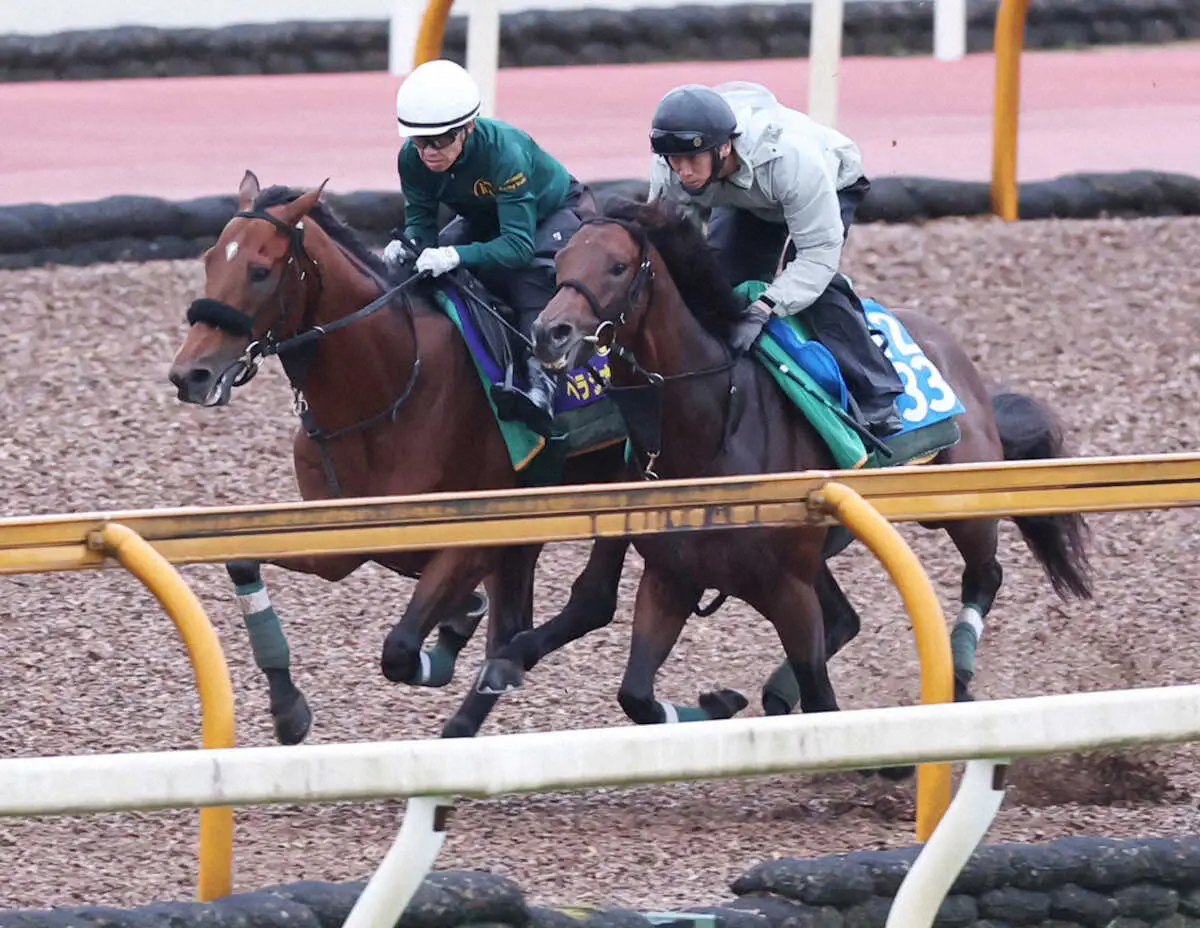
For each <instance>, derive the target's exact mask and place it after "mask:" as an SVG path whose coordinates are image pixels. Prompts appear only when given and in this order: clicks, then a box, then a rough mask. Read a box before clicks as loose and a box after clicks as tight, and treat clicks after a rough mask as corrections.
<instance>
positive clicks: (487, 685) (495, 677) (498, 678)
mask: <svg viewBox="0 0 1200 928" xmlns="http://www.w3.org/2000/svg"><path fill="white" fill-rule="evenodd" d="M524 682H525V669H524V668H523V667H522V666H521V665H520V664H518V663H517V662H516V661H510V660H508V659H507V658H493V659H492V660H490V661H485V662H484V665H483V669H482V670H480V671H479V679H478V680H476V681H475V692H477V693H482V694H483V695H485V696H503V695H504V694H505V693H511V692H512V691H513V690H515V689H520V687H521V684H523V683H524Z"/></svg>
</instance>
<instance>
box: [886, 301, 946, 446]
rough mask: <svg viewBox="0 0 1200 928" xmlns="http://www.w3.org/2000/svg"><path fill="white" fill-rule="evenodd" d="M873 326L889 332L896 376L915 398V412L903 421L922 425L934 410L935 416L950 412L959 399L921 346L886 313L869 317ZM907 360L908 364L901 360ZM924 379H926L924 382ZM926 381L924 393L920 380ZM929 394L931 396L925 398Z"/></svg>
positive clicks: (910, 410)
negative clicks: (897, 375)
mask: <svg viewBox="0 0 1200 928" xmlns="http://www.w3.org/2000/svg"><path fill="white" fill-rule="evenodd" d="M868 318H869V319H870V321H871V323H872V324H873V325H876V326H881V327H882V328H884V329H886V330H887V339H888V351H887V353H888V354H889V355H891V354H892V352H895V354H896V355H899V357H895V356H893V357H892V364H893V366H894V367H895V368H896V373H897V374H899V376H900V379H901V380H902V381H903V382H904V392H905V393H906V394H907V395H908V396H910V397H912V400H913V403H914V408H912V409H907V410H905V411H904V413H903V415H904V418H905V419H907V420H908V421H909V422H921V421H922V420H923V419H924V418H925V417H926V416H927V415H928V414H929V412H930V410H932V411H933V412H935V413H945V412H949V411H950V410H951V409H953V408H954V405H955V403H957V402H958V397H956V396H955V395H954V391H953V390H952V389H951V388H950V385H949V384H948V383H946V381H945V380H943V379H942V375H941V374H940V373H939V372H938V369H937V368H936V367H934V366H933V363H932V362H931V361H930V360H929V359H928V358H927V357H925V354H924V352H923V351H921V346H920V345H917V344H916V343H914V342H913V341H911V340H910V339H909V338H908V337H907V335H906V333H905V331H904V329H903V328H902V327H901V326H900V324H899V322H897V321H896V320H895V319H893V318H892V317H891V316H889V315H887V314H886V313H879V312H875V313H869V314H868ZM901 357H903V358H906V359H908V361H907V363H906V362H905V361H902V360H900V358H901ZM921 375H924V377H923V378H922V376H921ZM922 379H924V381H925V389H924V390H922V389H921V380H922ZM926 393H928V394H929V395H928V396H926Z"/></svg>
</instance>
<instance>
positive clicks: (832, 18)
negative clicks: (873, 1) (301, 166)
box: [388, 0, 967, 126]
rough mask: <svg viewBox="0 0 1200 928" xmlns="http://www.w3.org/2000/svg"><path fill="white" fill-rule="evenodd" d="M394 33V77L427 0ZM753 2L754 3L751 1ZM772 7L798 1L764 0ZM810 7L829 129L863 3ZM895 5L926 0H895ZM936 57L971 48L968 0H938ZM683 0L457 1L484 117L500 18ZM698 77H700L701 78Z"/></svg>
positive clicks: (814, 80)
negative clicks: (848, 14)
mask: <svg viewBox="0 0 1200 928" xmlns="http://www.w3.org/2000/svg"><path fill="white" fill-rule="evenodd" d="M391 2H392V14H391V32H390V39H389V53H388V68H389V70H390V71H391V73H392V74H396V75H400V74H407V73H408V72H409V71H411V70H412V68H413V65H414V63H415V51H416V47H417V36H418V34H419V32H420V27H421V18H422V16H423V15H424V12H425V10H424V6H425V2H424V0H391ZM693 2H694V4H698V5H701V6H727V5H729V4H728V0H693ZM747 2H750V0H747ZM759 2H763V3H770V4H785V3H794V2H796V0H759ZM801 2H808V3H811V4H812V6H813V10H812V26H811V31H810V38H809V49H810V51H809V93H808V114H809V115H810V116H811V117H812V118H813V119H815V120H817V121H818V122H821V123H824V124H826V125H829V126H834V125H836V124H837V99H838V72H839V71H840V69H841V58H842V19H843V17H842V11H843V7H844V4H845V3H856V2H861V0H801ZM892 2H895V3H911V2H926V0H892ZM933 4H934V29H933V49H932V51H933V54H934V57H936V58H938V59H939V60H942V61H956V60H958V59H960V58H962V57H963V55H964V54H965V53H966V47H967V4H966V0H933ZM681 5H683V2H681V0H594V2H587V0H456V2H455V4H454V7H453V10H452V14H453V15H458V14H465V15H466V16H467V62H466V65H467V70H468V71H470V72H471V74H472V75H474V77H475V79H476V80H477V81H478V82H479V86H480V89H481V90H482V91H483V109H482V112H483V114H484V115H485V116H489V115H493V114H494V112H495V100H496V74H497V70H498V66H499V44H500V16H501V15H502V14H503V13H518V12H523V11H526V10H563V9H583V8H592V9H606V10H632V9H638V8H643V9H644V8H649V7H655V8H670V7H676V6H681ZM698 79H699V78H698Z"/></svg>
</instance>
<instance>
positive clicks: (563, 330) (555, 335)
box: [550, 322, 574, 344]
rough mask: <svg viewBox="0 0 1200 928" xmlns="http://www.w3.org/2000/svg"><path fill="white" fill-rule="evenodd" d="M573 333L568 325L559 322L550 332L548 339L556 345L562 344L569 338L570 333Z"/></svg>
mask: <svg viewBox="0 0 1200 928" xmlns="http://www.w3.org/2000/svg"><path fill="white" fill-rule="evenodd" d="M572 331H574V330H573V328H572V327H571V325H570V324H569V323H566V322H560V323H559V324H558V325H556V326H555V327H554V328H552V329H551V330H550V337H551V338H552V339H553V340H554V342H555V343H556V344H562V343H563V342H565V341H566V340H567V339H568V338H570V337H571V332H572Z"/></svg>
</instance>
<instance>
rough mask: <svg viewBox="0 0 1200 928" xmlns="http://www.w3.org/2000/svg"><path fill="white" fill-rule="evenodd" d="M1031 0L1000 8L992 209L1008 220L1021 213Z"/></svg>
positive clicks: (1003, 0)
mask: <svg viewBox="0 0 1200 928" xmlns="http://www.w3.org/2000/svg"><path fill="white" fill-rule="evenodd" d="M1028 8H1029V0H1000V9H999V10H998V11H997V12H996V38H995V47H996V112H995V114H994V115H993V129H992V212H994V213H995V214H996V215H997V216H999V217H1000V218H1001V219H1004V220H1006V221H1007V222H1015V221H1016V220H1017V217H1018V213H1019V202H1018V201H1019V194H1018V185H1017V127H1018V121H1019V118H1020V109H1021V47H1022V46H1023V45H1024V42H1025V12H1026V10H1027V9H1028Z"/></svg>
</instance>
